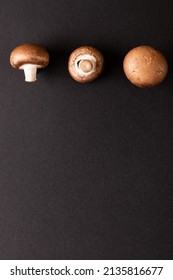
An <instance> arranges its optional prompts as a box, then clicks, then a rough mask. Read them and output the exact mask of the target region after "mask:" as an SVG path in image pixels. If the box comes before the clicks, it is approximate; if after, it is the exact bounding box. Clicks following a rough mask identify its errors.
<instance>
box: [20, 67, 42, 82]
mask: <svg viewBox="0 0 173 280" xmlns="http://www.w3.org/2000/svg"><path fill="white" fill-rule="evenodd" d="M38 67H39V66H38V65H36V64H29V63H28V64H24V65H22V66H21V67H20V68H19V69H22V70H24V74H25V81H26V82H35V81H36V80H37V78H36V75H37V68H38Z"/></svg>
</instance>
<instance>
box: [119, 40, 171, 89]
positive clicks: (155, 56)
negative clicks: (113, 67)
mask: <svg viewBox="0 0 173 280" xmlns="http://www.w3.org/2000/svg"><path fill="white" fill-rule="evenodd" d="M123 68H124V72H125V75H126V77H127V78H128V79H129V80H130V81H131V83H133V84H134V85H136V86H138V87H142V88H146V87H152V86H156V85H158V84H160V83H161V82H162V81H163V80H164V78H165V77H166V75H167V72H168V63H167V60H166V58H165V57H164V55H163V54H162V53H161V52H160V51H158V50H156V49H155V48H153V47H151V46H145V45H142V46H138V47H136V48H133V49H132V50H130V51H129V52H128V53H127V55H126V56H125V58H124V61H123Z"/></svg>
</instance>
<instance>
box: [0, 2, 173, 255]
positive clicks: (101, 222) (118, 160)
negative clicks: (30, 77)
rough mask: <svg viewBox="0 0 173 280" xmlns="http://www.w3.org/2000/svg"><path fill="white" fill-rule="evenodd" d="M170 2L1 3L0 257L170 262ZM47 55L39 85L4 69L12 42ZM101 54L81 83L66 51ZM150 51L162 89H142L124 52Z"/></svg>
mask: <svg viewBox="0 0 173 280" xmlns="http://www.w3.org/2000/svg"><path fill="white" fill-rule="evenodd" d="M171 10H172V1H171V0H170V1H165V0H164V1H153V0H152V1H150V0H148V1H139V0H138V1H137V0H136V1H134V0H133V1H122V0H118V1H113V0H112V1H111V0H109V1H105V0H95V1H93V0H91V1H90V0H89V1H75V0H73V1H71V0H61V1H56V0H55V1H50V0H49V1H48V0H43V1H35V0H32V1H31V0H28V1H23V0H17V1H15V2H13V1H2V2H1V5H0V23H1V24H0V36H1V44H0V258H1V259H172V258H173V238H172V237H173V226H172V215H173V72H172V53H173V36H172V26H173V16H172V13H171ZM26 42H34V43H39V44H41V45H43V46H45V47H46V48H47V49H48V50H49V52H50V56H51V63H50V65H49V67H47V68H46V69H44V70H42V71H40V72H39V74H38V81H37V82H36V83H26V82H24V74H23V71H17V70H15V69H13V68H12V67H11V66H10V64H9V56H10V53H11V51H12V50H13V48H14V47H16V46H17V45H20V44H23V43H26ZM85 44H87V45H93V46H95V47H97V48H98V49H99V50H100V51H101V52H102V53H103V55H104V57H105V59H106V65H105V71H104V73H103V75H102V76H101V77H100V78H99V79H98V80H96V81H94V82H92V83H90V84H79V83H77V82H75V81H73V80H72V78H71V77H70V76H69V74H68V71H67V61H68V57H69V55H70V53H71V52H72V51H73V50H74V49H75V48H77V47H79V46H81V45H85ZM140 44H149V45H153V46H154V47H156V48H158V49H159V50H160V51H162V52H163V53H164V54H165V56H166V57H167V59H168V61H169V75H168V77H167V79H166V80H165V82H164V83H163V84H162V85H160V86H158V87H156V88H153V89H139V88H137V87H135V86H133V85H132V84H130V82H129V81H128V80H127V79H126V77H125V75H124V74H123V70H122V60H123V57H124V56H125V54H126V53H127V52H128V51H129V50H130V49H131V48H132V47H134V46H137V45H140Z"/></svg>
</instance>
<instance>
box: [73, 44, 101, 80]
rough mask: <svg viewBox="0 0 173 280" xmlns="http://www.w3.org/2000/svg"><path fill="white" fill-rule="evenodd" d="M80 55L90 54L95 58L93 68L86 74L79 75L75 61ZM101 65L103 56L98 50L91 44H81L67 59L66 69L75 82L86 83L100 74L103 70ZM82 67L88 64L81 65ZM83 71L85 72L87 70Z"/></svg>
mask: <svg viewBox="0 0 173 280" xmlns="http://www.w3.org/2000/svg"><path fill="white" fill-rule="evenodd" d="M81 55H90V56H93V57H94V59H95V60H96V64H95V66H96V67H95V70H94V71H93V72H91V73H90V74H88V73H87V74H86V75H80V74H79V72H78V71H77V69H76V63H75V62H76V60H77V59H78V57H79V56H81ZM84 60H85V58H84ZM103 65H104V58H103V55H102V54H101V52H100V51H99V50H97V49H96V48H94V47H91V46H82V47H79V48H77V49H76V50H74V51H73V52H72V53H71V55H70V57H69V61H68V71H69V73H70V75H71V77H72V78H73V79H74V80H76V81H77V82H80V83H87V82H91V81H93V80H95V79H96V78H97V77H98V76H99V75H100V74H101V72H102V71H103ZM84 67H89V64H88V65H85V66H84V65H83V68H84ZM85 72H87V70H86V71H85Z"/></svg>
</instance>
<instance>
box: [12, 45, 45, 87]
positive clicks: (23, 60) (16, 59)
mask: <svg viewBox="0 0 173 280" xmlns="http://www.w3.org/2000/svg"><path fill="white" fill-rule="evenodd" d="M10 63H11V65H12V67H14V68H17V69H20V70H24V73H25V81H26V82H34V81H36V74H37V68H44V67H46V66H47V65H48V63H49V53H48V52H47V50H45V49H44V48H43V47H42V46H40V45H37V44H23V45H20V46H18V47H16V48H15V49H14V50H13V51H12V53H11V55H10Z"/></svg>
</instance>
